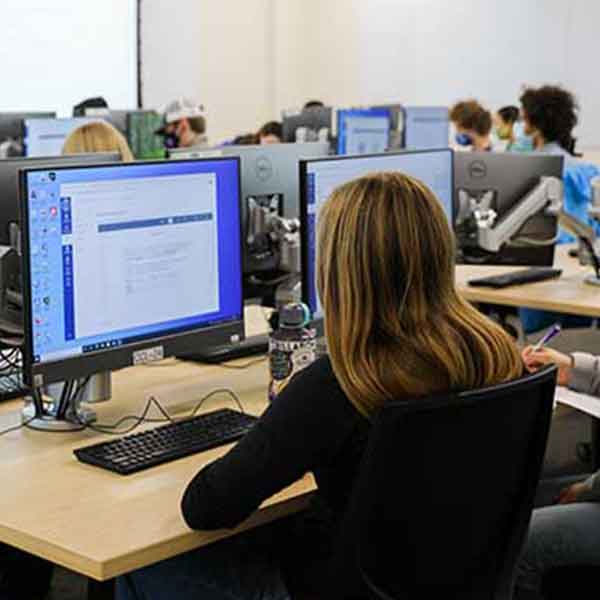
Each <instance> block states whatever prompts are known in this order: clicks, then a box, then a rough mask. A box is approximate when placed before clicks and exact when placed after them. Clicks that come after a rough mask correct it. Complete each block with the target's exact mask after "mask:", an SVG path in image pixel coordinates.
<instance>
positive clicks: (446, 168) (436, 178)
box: [300, 149, 453, 320]
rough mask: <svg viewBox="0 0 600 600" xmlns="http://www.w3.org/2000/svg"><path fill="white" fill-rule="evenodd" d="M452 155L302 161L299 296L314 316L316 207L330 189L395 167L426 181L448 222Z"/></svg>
mask: <svg viewBox="0 0 600 600" xmlns="http://www.w3.org/2000/svg"><path fill="white" fill-rule="evenodd" d="M452 159H453V152H452V150H450V149H446V150H442V149H440V150H430V151H414V152H398V153H388V154H380V155H377V156H347V157H337V158H328V159H322V160H308V161H301V163H300V222H301V231H302V296H303V298H304V302H306V303H307V304H308V306H309V307H310V309H311V311H312V313H313V317H314V318H315V319H316V320H319V319H321V318H322V317H323V311H322V307H321V303H320V300H319V298H318V294H317V286H316V269H315V260H316V234H317V227H318V224H319V211H320V209H321V207H322V206H323V204H324V203H325V201H326V200H327V198H329V196H330V195H331V192H333V190H334V189H335V188H337V187H338V186H340V185H342V184H344V183H347V182H348V181H351V180H352V179H356V178H357V177H361V176H363V175H367V174H369V173H376V172H381V171H398V172H400V173H404V174H406V175H410V176H412V177H416V178H417V179H420V180H421V181H422V182H423V183H425V185H427V186H428V187H429V188H430V189H431V190H432V191H433V192H434V193H435V195H436V196H437V198H438V199H439V201H440V203H441V204H442V206H443V208H444V211H445V213H446V215H447V217H448V222H449V223H450V222H451V221H452V192H453V187H452V175H453V172H452Z"/></svg>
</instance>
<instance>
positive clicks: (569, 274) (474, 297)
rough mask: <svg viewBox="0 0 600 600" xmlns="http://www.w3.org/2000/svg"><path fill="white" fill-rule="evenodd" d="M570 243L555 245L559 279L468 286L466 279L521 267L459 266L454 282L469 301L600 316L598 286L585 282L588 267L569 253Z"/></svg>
mask: <svg viewBox="0 0 600 600" xmlns="http://www.w3.org/2000/svg"><path fill="white" fill-rule="evenodd" d="M570 248H572V246H570V245H563V246H557V249H556V255H555V260H554V264H555V266H556V267H557V268H559V269H562V270H563V274H562V276H561V277H560V278H559V279H552V280H549V281H541V282H539V283H531V284H528V285H516V286H513V287H508V288H504V289H499V290H494V289H491V288H477V287H470V286H469V285H468V284H467V281H468V280H469V279H472V278H475V277H487V276H488V275H498V274H500V273H505V272H508V271H514V270H518V269H520V268H523V267H488V266H471V265H468V266H467V265H459V266H458V267H457V268H456V282H457V287H458V289H459V291H460V293H461V295H462V296H463V297H464V298H465V299H466V300H468V301H469V302H485V303H489V304H500V305H504V306H524V307H528V308H537V309H540V310H547V311H552V312H560V313H570V314H576V315H583V316H588V317H600V287H595V286H593V285H589V284H587V283H585V282H584V277H585V276H586V275H589V274H590V273H592V272H593V269H592V267H591V266H581V265H580V264H579V261H578V259H576V258H571V257H570V256H569V255H568V251H569V249H570Z"/></svg>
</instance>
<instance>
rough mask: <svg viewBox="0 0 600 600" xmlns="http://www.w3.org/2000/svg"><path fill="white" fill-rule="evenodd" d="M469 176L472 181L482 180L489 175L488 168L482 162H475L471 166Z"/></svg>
mask: <svg viewBox="0 0 600 600" xmlns="http://www.w3.org/2000/svg"><path fill="white" fill-rule="evenodd" d="M469 175H470V176H471V179H482V178H483V177H485V176H486V175H487V167H486V165H485V163H484V162H483V161H482V160H476V161H473V162H472V163H471V164H470V165H469Z"/></svg>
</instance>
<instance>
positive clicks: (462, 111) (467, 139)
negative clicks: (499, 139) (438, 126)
mask: <svg viewBox="0 0 600 600" xmlns="http://www.w3.org/2000/svg"><path fill="white" fill-rule="evenodd" d="M450 121H451V122H452V123H453V125H454V128H455V130H456V136H455V141H456V143H457V144H458V145H459V146H461V147H464V148H468V147H470V148H471V149H472V150H474V151H475V150H478V151H489V150H491V149H492V138H491V132H492V115H491V113H490V111H489V110H486V109H485V108H484V107H483V106H482V105H481V104H479V102H477V100H464V101H461V102H458V103H456V104H455V105H454V106H453V107H452V108H451V109H450Z"/></svg>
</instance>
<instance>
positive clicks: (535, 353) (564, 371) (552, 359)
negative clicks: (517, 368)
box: [522, 324, 573, 386]
mask: <svg viewBox="0 0 600 600" xmlns="http://www.w3.org/2000/svg"><path fill="white" fill-rule="evenodd" d="M560 331H561V327H560V325H559V324H556V325H553V326H552V327H551V328H550V329H549V330H548V331H547V332H546V334H545V335H544V336H543V337H542V339H541V340H540V341H539V342H538V343H537V344H536V345H535V346H527V348H525V350H523V353H522V358H523V362H524V363H525V368H526V369H527V370H528V371H529V372H530V373H535V372H536V371H538V370H539V369H541V368H542V367H545V366H547V365H556V366H557V367H558V385H564V386H567V385H569V382H570V381H571V371H572V368H573V357H572V356H569V355H567V354H563V353H562V352H557V351H556V350H552V349H551V348H546V347H545V345H546V344H547V343H548V342H549V341H550V340H551V339H553V338H554V337H556V336H557V335H558V334H559V333H560Z"/></svg>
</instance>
